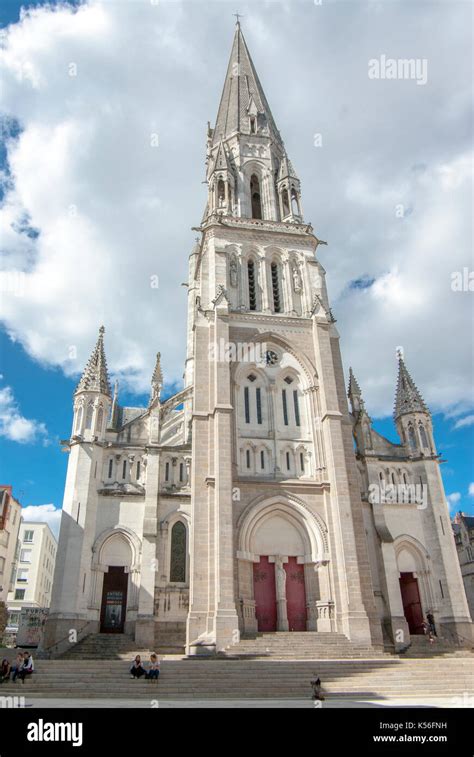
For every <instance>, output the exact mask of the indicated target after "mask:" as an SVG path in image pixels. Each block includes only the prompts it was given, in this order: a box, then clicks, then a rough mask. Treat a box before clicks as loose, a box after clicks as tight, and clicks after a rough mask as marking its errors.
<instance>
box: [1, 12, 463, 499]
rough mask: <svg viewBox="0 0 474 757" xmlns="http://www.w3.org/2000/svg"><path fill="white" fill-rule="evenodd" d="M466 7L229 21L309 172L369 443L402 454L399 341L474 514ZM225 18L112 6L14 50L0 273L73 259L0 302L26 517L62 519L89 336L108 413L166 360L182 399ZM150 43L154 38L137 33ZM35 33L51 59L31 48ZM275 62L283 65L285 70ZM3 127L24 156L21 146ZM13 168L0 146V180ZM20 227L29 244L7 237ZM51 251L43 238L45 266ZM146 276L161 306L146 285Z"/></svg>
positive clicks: (4, 441) (41, 27)
mask: <svg viewBox="0 0 474 757" xmlns="http://www.w3.org/2000/svg"><path fill="white" fill-rule="evenodd" d="M22 5H23V6H28V7H31V6H35V7H36V6H41V5H42V4H41V3H29V4H28V3H23V4H22ZM468 5H469V4H465V3H456V2H453V3H451V4H450V7H449V8H448V9H447V11H446V12H447V14H448V15H446V16H443V13H444V10H443V8H442V7H441V6H442V4H437V3H434V4H430V3H429V2H413V3H408V4H407V3H403V2H396V1H394V2H392V3H385V4H383V3H379V2H367V3H366V2H360V3H351V4H347V3H341V2H334V1H331V0H328V2H327V3H326V4H325V7H324V8H321V9H319V10H320V11H321V13H320V14H319V15H318V13H319V10H318V9H316V8H315V7H314V6H313V4H312V3H309V2H298V1H297V2H295V3H292V4H291V5H289V4H288V3H287V2H271V3H269V2H261V3H252V4H247V3H242V5H241V12H242V13H243V14H244V20H243V26H244V33H245V34H246V38H247V42H248V44H249V47H250V51H251V54H252V56H253V58H254V62H255V63H256V66H257V70H258V71H259V75H260V78H261V80H262V83H263V86H264V89H265V90H266V93H267V97H268V99H269V102H270V105H271V107H272V110H273V113H274V116H275V117H276V121H277V124H278V126H279V127H280V130H281V132H282V134H283V136H284V138H285V143H286V145H287V149H288V150H289V152H290V157H291V158H292V159H293V162H294V164H295V167H296V169H297V170H298V169H299V170H300V177H301V180H302V188H303V207H304V210H305V215H306V217H307V218H309V219H310V220H312V222H313V224H314V225H315V228H316V232H317V233H318V236H320V237H321V238H323V239H328V240H329V245H328V247H327V248H324V249H322V248H320V250H321V259H322V262H323V265H324V267H325V268H326V271H327V274H328V287H329V294H330V297H331V302H332V305H333V310H334V312H335V315H336V317H337V319H338V328H339V331H340V334H341V348H342V353H343V358H344V365H345V369H346V371H347V369H348V366H349V364H351V365H352V366H353V369H354V372H355V374H356V376H357V378H358V380H359V383H360V384H361V387H362V391H363V394H364V398H365V401H366V406H367V409H368V411H369V413H370V414H371V416H372V418H373V419H374V421H375V426H376V428H377V430H379V431H380V432H381V433H383V434H384V435H386V436H387V437H388V438H390V439H392V440H394V441H396V437H395V432H394V428H393V424H392V421H391V418H390V415H389V414H390V410H391V407H392V404H393V396H394V392H395V385H396V362H395V359H394V355H395V348H396V347H397V346H398V345H403V346H404V347H405V355H406V362H407V365H408V367H409V369H410V371H411V373H412V375H413V378H414V380H415V382H416V383H417V385H418V386H419V388H420V390H421V392H422V394H423V395H424V397H425V399H426V401H427V402H428V403H429V405H430V407H431V408H432V409H433V410H434V417H433V420H434V426H435V438H436V441H437V445H438V450H439V452H440V453H441V454H442V456H443V459H446V460H447V462H446V463H444V464H443V465H442V473H443V477H444V481H445V487H446V493H447V495H452V496H451V506H452V510H453V511H454V510H457V509H463V510H465V511H468V512H473V511H474V508H473V506H474V496H472V495H471V496H470V495H469V486H470V485H471V484H472V482H473V481H474V473H473V469H472V458H473V455H472V450H473V441H474V438H473V437H474V424H473V423H472V420H473V419H474V416H473V415H472V414H473V402H472V365H473V360H472V356H473V353H472V325H471V320H470V319H472V297H473V295H472V293H471V292H461V293H453V292H452V291H450V287H449V277H450V273H451V271H452V270H462V268H463V267H464V266H469V267H470V268H472V259H471V257H470V248H471V246H472V228H471V226H470V221H469V210H468V209H469V200H470V199H471V200H472V197H471V198H470V197H469V192H470V190H469V178H467V179H466V175H467V174H466V168H465V167H466V165H468V164H469V160H468V159H467V158H466V156H467V155H468V154H469V150H470V149H471V148H472V145H471V137H470V132H471V131H472V116H469V115H467V113H468V112H469V110H468V108H466V90H467V100H469V91H470V86H469V82H471V83H472V72H471V71H470V68H469V54H466V51H468V50H469V44H471V45H472V42H471V43H469V41H468V40H469V34H468V30H469V24H468V21H469V13H470V11H469V9H468V8H467V6H468ZM20 6H21V4H20V3H17V2H14V0H6V1H5V0H4V2H3V3H2V4H1V6H0V24H1V26H2V27H4V28H5V27H7V26H8V25H10V24H15V23H16V22H17V21H18V18H19V12H20ZM463 6H464V7H463ZM269 10H271V13H269V12H268V11H269ZM233 12H234V8H233V6H231V5H229V4H228V3H220V4H219V3H205V4H204V3H202V4H201V3H198V2H195V3H188V4H186V3H184V4H182V3H180V2H174V3H166V2H162V3H160V4H159V7H158V8H157V9H152V8H151V5H150V4H149V3H135V4H131V3H126V2H122V3H105V4H104V5H103V7H102V10H101V9H100V8H99V10H98V11H97V13H95V15H91V16H90V17H89V20H88V22H87V24H83V25H82V26H81V27H79V26H76V27H74V26H73V25H72V24H73V23H79V22H78V20H77V19H76V20H74V19H73V18H72V15H71V14H67V13H63V14H62V15H61V14H60V16H58V18H57V19H56V20H54V19H52V17H51V14H50V13H49V14H46V15H43V16H37V17H35V18H33V19H32V21H31V22H30V23H29V24H26V25H25V26H24V35H23V36H20V35H18V36H17V37H14V36H11V37H10V42H9V44H10V50H11V54H12V57H11V59H10V61H7V64H6V85H7V86H6V87H5V95H4V100H3V107H4V109H5V112H6V113H7V116H8V121H7V127H8V131H9V133H10V135H11V137H12V139H11V141H9V143H8V146H7V147H8V155H9V160H10V163H11V165H12V166H13V178H14V181H15V185H14V192H12V191H11V187H10V189H9V188H8V186H5V185H4V191H5V193H6V195H7V193H8V192H9V194H8V196H7V205H8V213H10V215H7V219H8V218H12V217H15V218H16V232H15V235H13V234H11V235H10V236H8V235H6V236H5V237H4V239H3V242H2V252H5V250H7V253H8V260H9V264H8V265H10V268H9V267H8V265H6V266H5V267H6V269H7V270H12V269H14V268H15V266H17V268H19V269H20V270H24V271H26V273H27V274H29V273H30V271H31V266H32V262H31V261H33V266H35V265H37V264H38V261H46V263H47V262H48V260H49V259H52V258H54V256H56V255H57V252H58V249H60V250H61V252H63V251H64V255H63V256H62V259H61V260H60V261H58V260H56V259H54V268H53V269H52V270H54V271H59V273H58V277H59V279H60V280H63V281H65V282H67V286H66V285H65V286H64V287H63V289H61V286H60V284H57V285H56V282H55V287H54V289H52V290H51V292H50V296H49V297H46V298H45V297H44V296H43V294H42V293H41V291H40V292H39V293H38V288H36V289H34V288H33V289H31V293H32V296H31V297H23V298H17V301H15V297H14V296H13V297H10V298H4V299H7V301H6V304H5V303H4V310H3V311H2V313H0V315H2V319H3V320H2V324H3V326H2V330H1V333H0V359H1V367H0V373H1V375H2V379H1V381H0V401H1V402H3V412H4V415H3V423H4V426H3V428H4V433H3V435H2V436H0V455H1V457H0V460H1V462H0V466H1V474H0V475H1V480H2V482H3V483H11V484H12V485H13V487H14V492H15V494H16V495H17V496H18V497H19V498H20V500H21V502H22V503H23V504H24V505H30V504H33V505H41V504H46V503H52V504H54V505H55V506H57V507H60V506H61V501H62V491H63V485H64V478H65V471H66V465H67V454H65V453H63V452H62V451H61V446H60V440H61V439H63V438H65V437H67V436H68V434H69V431H70V426H71V407H72V404H71V401H72V393H73V391H74V387H75V384H76V382H77V378H78V372H79V371H80V370H81V368H82V367H83V365H84V364H85V361H86V360H87V357H88V355H89V353H90V352H91V350H92V348H93V345H94V343H95V340H96V335H97V330H98V327H99V326H100V324H101V323H102V322H104V324H105V325H106V349H107V355H108V361H109V366H110V369H111V373H112V374H113V378H115V377H118V378H119V380H120V384H121V394H120V400H121V404H125V405H126V404H131V405H140V404H145V403H146V402H147V399H148V389H147V387H148V385H149V377H150V376H151V372H152V370H153V360H154V355H155V353H156V351H157V350H158V349H160V350H161V351H162V355H163V363H164V370H165V379H167V382H168V391H170V387H178V386H179V382H180V378H181V374H182V367H183V360H184V336H185V330H184V329H185V309H186V303H185V291H184V290H183V289H182V288H181V287H180V282H181V281H184V280H186V268H187V256H188V254H189V252H190V249H191V247H192V244H193V238H194V233H193V232H192V231H191V229H190V227H191V226H193V225H197V224H198V223H199V219H200V216H201V214H202V210H203V207H204V202H205V197H204V188H203V186H202V183H201V182H202V179H203V176H204V154H205V126H206V121H207V120H208V119H209V120H211V123H212V122H213V119H214V118H215V113H216V111H217V105H218V100H219V96H220V92H221V87H222V82H223V78H224V73H225V68H226V65H227V59H228V55H229V51H230V42H231V37H232V25H233V21H234V20H233V19H232V13H233ZM151 13H154V14H155V13H156V14H161V16H160V15H155V16H153V17H148V14H151ZM466 14H467V16H466ZM420 19H421V21H420ZM48 24H49V26H48ZM154 25H156V28H155V26H154ZM150 28H152V29H153V34H154V36H153V35H151V36H147V35H148V34H149V30H150ZM71 30H72V31H73V32H74V35H71ZM415 31H416V33H415ZM285 34H287V35H288V39H287V40H286V39H285V40H284V42H285V44H282V35H285ZM42 35H44V39H45V41H46V43H47V44H46V45H45V47H44V50H47V52H43V51H42V49H41V44H38V45H37V46H35V45H34V44H33V43H32V42H31V39H33V38H35V39H37V40H38V41H39V42H41V41H42ZM127 35H130V36H127ZM104 39H107V44H104ZM71 40H72V41H71ZM136 40H140V43H141V44H140V45H137V44H136ZM410 45H411V46H410ZM443 45H446V49H445V50H444V52H443ZM282 49H287V50H290V51H292V52H291V55H289V57H288V58H286V57H285V56H282V55H281V50H282ZM448 51H449V57H448ZM385 52H387V53H388V54H393V55H397V54H398V55H401V54H402V53H403V54H404V55H411V54H417V55H419V56H420V57H426V58H427V59H428V62H429V68H428V72H429V76H428V84H427V86H426V87H417V86H416V83H412V82H396V83H395V86H392V84H391V83H382V82H375V83H374V82H369V81H368V80H367V76H366V73H365V70H364V67H366V62H367V58H368V57H371V56H375V55H379V54H381V53H385ZM471 52H472V50H471ZM35 56H36V57H35ZM457 56H459V57H457ZM465 59H467V66H466V68H464V66H465V62H464V61H465ZM12 60H13V61H14V62H15V61H18V60H20V61H21V62H22V65H23V64H25V62H26V64H28V65H29V62H30V61H33V74H35V73H36V72H37V73H38V74H39V80H38V81H39V84H38V82H36V83H34V85H33V86H30V83H29V82H30V81H33V79H31V78H30V77H29V74H28V75H27V76H26V77H24V78H23V80H21V79H20V80H19V79H18V77H16V78H15V76H14V71H15V65H14V63H11V61H12ZM439 60H441V61H442V62H443V64H442V65H441V64H440V63H439V62H438V61H439ZM70 61H73V62H78V67H79V74H80V75H79V77H78V78H77V80H74V79H71V78H70V77H63V78H61V77H60V76H59V74H58V71H59V72H61V67H62V66H64V67H67V66H68V65H69V64H70ZM88 65H89V66H90V69H89V70H88V69H87V66H88ZM84 71H85V72H86V73H87V75H88V78H87V76H86V77H85V82H84V79H81V75H82V73H83V72H84ZM12 72H13V73H12ZM66 78H67V81H66V82H65V79H66ZM412 85H413V86H412ZM183 92H186V93H189V94H187V95H186V97H183V96H182V93H183ZM381 102H383V104H384V107H382V108H381V107H380V103H381ZM95 112H97V118H96V120H95V122H94V114H95ZM140 113H145V115H144V116H143V121H141V120H140ZM111 114H112V115H111ZM117 114H118V118H117ZM136 114H138V115H136ZM395 114H396V115H395ZM16 119H18V122H19V123H21V125H22V129H21V132H20V133H21V134H22V137H23V138H24V139H17V136H18V134H17V132H18V129H17V127H16V123H17V121H16ZM109 119H110V120H109ZM134 119H135V120H134ZM407 124H409V127H410V128H407ZM121 129H123V130H122V131H121ZM150 129H151V130H152V131H154V130H155V129H157V130H158V131H159V134H160V145H161V147H160V150H159V151H157V152H155V153H151V152H150V151H149V150H140V149H139V145H137V141H136V139H137V137H136V135H137V134H138V135H140V134H141V133H142V132H146V130H150ZM316 132H318V133H319V132H321V133H322V134H323V145H324V147H323V149H320V150H317V149H315V148H314V146H313V142H314V135H315V133H316ZM77 134H80V135H81V142H80V143H77V142H75V141H74V140H75V139H76V135H77ZM146 136H147V134H145V137H146ZM127 140H130V142H127ZM71 144H72V145H73V147H71ZM78 144H79V145H80V147H79V149H78V148H77V145H78ZM49 145H50V146H51V147H50V149H51V153H48V146H49ZM74 145H76V147H74ZM62 149H64V151H65V152H64V155H62V154H61V150H62ZM78 152H79V153H80V155H79V157H78V158H77V159H75V155H76V153H78ZM5 155H6V152H5V149H4V150H3V152H2V153H1V157H2V161H3V163H2V167H3V170H5V169H6V164H5ZM43 155H44V160H45V164H41V162H40V161H41V159H42V156H43ZM58 155H59V156H60V157H61V160H60V159H59V158H58V159H57V160H56V158H57V156H58ZM45 166H46V169H45ZM44 170H47V171H48V172H49V171H50V172H51V176H52V177H54V184H51V185H46V191H45V185H44V183H42V182H41V181H40V180H39V179H38V177H41V172H42V171H44ZM170 177H171V180H170ZM466 182H467V184H466ZM466 187H467V189H466ZM471 191H472V187H471ZM81 192H82V193H83V194H81ZM127 193H129V196H128V195H127ZM458 193H459V194H458ZM45 197H46V200H45ZM398 202H400V203H402V204H404V206H405V208H406V212H405V215H404V218H403V220H400V219H399V218H398V217H395V216H394V214H393V207H394V206H395V205H397V204H398ZM61 203H65V204H67V205H69V206H71V205H76V203H77V205H78V208H79V221H78V222H77V225H76V227H75V228H73V229H72V230H71V228H70V226H71V223H72V222H71V220H70V219H68V221H67V224H65V223H64V222H63V221H64V218H63V219H62V222H61V218H60V214H61V213H63V214H64V208H61ZM57 208H59V210H57ZM55 213H56V216H55V217H53V216H54V214H55ZM15 214H16V215H15ZM58 218H59V221H58ZM18 219H20V221H19V220H18ZM25 219H29V220H28V223H31V225H32V227H33V228H34V229H36V228H38V229H39V233H38V234H37V233H36V232H32V231H31V230H30V231H28V227H26V232H25V228H23V231H21V229H20V230H18V229H19V226H21V224H25ZM68 224H69V225H68ZM13 226H15V224H13ZM4 233H5V232H4ZM36 237H38V238H36ZM47 240H53V242H54V243H53V242H51V241H50V248H48V246H47ZM90 249H93V252H92V256H91V257H90V258H88V257H87V256H88V251H89V250H90ZM447 251H449V256H448V255H446V252H447ZM79 254H81V256H82V259H83V260H85V261H86V262H85V263H84V267H85V268H86V269H87V268H88V267H92V266H94V267H96V268H97V270H96V276H95V278H94V281H93V282H92V283H91V282H90V281H89V280H86V279H85V276H84V275H83V274H82V273H81V272H80V271H78V270H77V269H74V267H73V263H74V260H75V258H74V255H77V256H79ZM22 256H24V257H22ZM24 259H28V266H25V265H23V264H22V263H21V260H24ZM19 260H20V263H18V261H19ZM98 260H100V266H99V265H97V266H96V265H95V264H96V262H97V261H98ZM447 260H448V262H447ZM11 261H13V262H11ZM22 265H23V268H22ZM49 270H51V269H49ZM154 273H157V274H159V277H160V290H159V292H158V293H154V292H153V293H152V292H150V289H149V287H148V288H147V287H146V286H145V284H144V282H146V280H147V278H149V276H150V275H153V274H154ZM47 277H48V269H47V268H46V278H47ZM41 281H42V282H43V286H44V279H42V280H41ZM71 282H72V283H71ZM17 283H18V282H17ZM33 283H34V282H33ZM14 285H15V282H14ZM20 285H21V280H20ZM68 287H69V288H68ZM170 323H173V325H174V328H173V329H170V328H169V324H170ZM435 334H436V336H435ZM453 334H456V338H453ZM71 346H74V348H75V350H74V354H75V355H77V357H75V358H74V360H72V359H70V358H69V356H68V355H69V351H70V348H71ZM7 387H8V389H7ZM2 392H3V394H2ZM1 412H2V407H1V406H0V413H1ZM8 414H10V425H9V422H8V418H7V416H8ZM5 418H7V420H5ZM12 418H13V421H14V424H13V425H12V423H11V421H12ZM1 422H2V421H1V417H0V423H1ZM8 428H10V429H13V431H12V433H10V434H9V432H8ZM5 429H6V431H5ZM15 435H16V438H17V439H18V438H21V440H20V441H14V440H13V438H11V437H12V436H13V437H15ZM9 436H10V438H9Z"/></svg>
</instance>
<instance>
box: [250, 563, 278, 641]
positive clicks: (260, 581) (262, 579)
mask: <svg viewBox="0 0 474 757" xmlns="http://www.w3.org/2000/svg"><path fill="white" fill-rule="evenodd" d="M253 586H254V599H255V604H256V607H255V614H256V616H257V623H258V630H259V631H276V626H277V607H276V587H275V563H270V562H268V557H261V558H260V562H258V563H254V564H253Z"/></svg>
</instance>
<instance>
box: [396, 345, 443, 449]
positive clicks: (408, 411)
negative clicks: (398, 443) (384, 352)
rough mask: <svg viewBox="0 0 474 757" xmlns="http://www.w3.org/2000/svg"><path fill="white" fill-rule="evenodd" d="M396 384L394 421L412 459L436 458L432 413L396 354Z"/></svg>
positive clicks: (403, 362) (400, 355) (400, 358)
mask: <svg viewBox="0 0 474 757" xmlns="http://www.w3.org/2000/svg"><path fill="white" fill-rule="evenodd" d="M397 354H398V381H397V392H396V396H395V408H394V413H393V417H394V420H395V423H396V426H397V431H398V434H399V436H400V439H401V440H402V442H403V444H405V445H406V446H407V447H408V450H409V452H410V454H411V455H415V456H416V455H419V454H421V455H424V456H429V455H436V447H435V443H434V439H433V427H432V422H431V413H430V411H429V409H428V407H427V405H426V404H425V402H424V400H423V397H422V396H421V394H420V392H419V390H418V388H417V386H416V385H415V382H414V381H413V379H412V377H411V376H410V374H409V372H408V369H407V367H406V365H405V361H404V359H403V354H402V352H401V350H399V351H398V353H397Z"/></svg>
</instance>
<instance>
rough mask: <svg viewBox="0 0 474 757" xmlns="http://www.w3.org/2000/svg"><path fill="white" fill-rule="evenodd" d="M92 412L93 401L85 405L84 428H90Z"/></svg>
mask: <svg viewBox="0 0 474 757" xmlns="http://www.w3.org/2000/svg"><path fill="white" fill-rule="evenodd" d="M93 414H94V403H93V402H89V404H88V405H87V413H86V429H89V428H92V416H93Z"/></svg>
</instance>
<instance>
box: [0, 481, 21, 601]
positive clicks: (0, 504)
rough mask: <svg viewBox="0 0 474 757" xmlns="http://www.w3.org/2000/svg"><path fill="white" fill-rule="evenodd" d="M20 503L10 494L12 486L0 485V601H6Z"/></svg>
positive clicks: (19, 514)
mask: <svg viewBox="0 0 474 757" xmlns="http://www.w3.org/2000/svg"><path fill="white" fill-rule="evenodd" d="M20 523H21V505H20V503H19V502H18V501H17V500H16V499H15V497H14V496H13V494H12V487H11V486H8V485H0V602H6V601H7V598H8V592H9V591H10V586H11V582H12V577H13V567H14V561H15V553H16V546H17V541H18V532H19V529H20Z"/></svg>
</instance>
